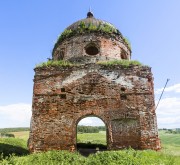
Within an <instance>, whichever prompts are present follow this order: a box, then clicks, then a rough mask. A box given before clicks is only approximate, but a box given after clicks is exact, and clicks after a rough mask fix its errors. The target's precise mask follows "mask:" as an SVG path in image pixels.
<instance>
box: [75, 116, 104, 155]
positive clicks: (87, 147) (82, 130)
mask: <svg viewBox="0 0 180 165" xmlns="http://www.w3.org/2000/svg"><path fill="white" fill-rule="evenodd" d="M76 142H77V150H78V152H80V153H81V154H82V155H84V156H88V155H89V154H91V153H96V152H98V151H105V150H106V149H107V135H106V125H105V123H104V122H103V121H102V120H101V119H100V118H98V117H94V116H90V117H85V118H83V119H81V120H80V121H79V122H78V124H77V140H76Z"/></svg>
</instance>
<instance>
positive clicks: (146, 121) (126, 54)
mask: <svg viewBox="0 0 180 165" xmlns="http://www.w3.org/2000/svg"><path fill="white" fill-rule="evenodd" d="M123 60H124V61H126V62H129V65H123V64H121V63H118V62H119V61H123ZM58 61H59V64H58ZM60 62H62V65H61V64H60ZM63 62H64V63H63ZM48 64H49V65H48ZM34 70H35V76H34V88H33V102H32V118H31V128H30V136H29V143H28V145H29V150H30V152H37V151H46V150H52V149H55V150H71V151H73V150H76V149H77V124H78V122H79V121H80V120H81V119H83V118H85V117H89V116H94V117H98V118H99V119H101V120H102V121H103V122H104V124H105V126H106V134H107V137H106V140H107V149H109V150H117V149H123V148H128V147H132V148H134V149H153V150H158V149H160V142H159V138H158V130H157V122H156V113H155V102H154V87H153V76H152V72H151V68H150V67H148V66H143V65H136V64H133V63H132V64H131V48H130V46H129V44H128V43H127V41H126V39H125V38H124V37H123V36H122V34H121V32H120V31H119V30H118V29H117V28H116V27H115V26H113V25H112V24H110V23H108V22H106V21H103V20H99V19H96V18H95V17H94V15H93V13H92V12H88V14H87V18H85V19H82V20H80V21H77V22H75V23H73V24H72V25H70V26H69V27H67V28H66V29H65V31H64V32H63V33H62V34H61V35H60V37H59V38H58V40H57V43H56V44H55V46H54V48H53V52H52V59H51V60H49V61H48V62H47V63H46V64H44V65H41V66H37V67H36V68H35V69H34Z"/></svg>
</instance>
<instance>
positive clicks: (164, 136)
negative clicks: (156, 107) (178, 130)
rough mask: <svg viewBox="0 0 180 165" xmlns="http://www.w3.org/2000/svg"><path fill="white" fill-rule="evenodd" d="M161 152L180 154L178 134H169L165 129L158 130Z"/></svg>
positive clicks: (179, 136)
mask: <svg viewBox="0 0 180 165" xmlns="http://www.w3.org/2000/svg"><path fill="white" fill-rule="evenodd" d="M159 137H160V139H161V145H162V152H165V153H167V154H172V155H177V156H180V134H169V133H165V131H160V132H159Z"/></svg>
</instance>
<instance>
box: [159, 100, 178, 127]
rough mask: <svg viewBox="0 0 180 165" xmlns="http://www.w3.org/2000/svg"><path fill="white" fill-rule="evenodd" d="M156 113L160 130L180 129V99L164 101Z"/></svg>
mask: <svg viewBox="0 0 180 165" xmlns="http://www.w3.org/2000/svg"><path fill="white" fill-rule="evenodd" d="M156 113H157V121H158V126H159V128H180V98H178V97H169V98H165V99H162V100H161V102H160V104H159V106H158V108H157V110H156Z"/></svg>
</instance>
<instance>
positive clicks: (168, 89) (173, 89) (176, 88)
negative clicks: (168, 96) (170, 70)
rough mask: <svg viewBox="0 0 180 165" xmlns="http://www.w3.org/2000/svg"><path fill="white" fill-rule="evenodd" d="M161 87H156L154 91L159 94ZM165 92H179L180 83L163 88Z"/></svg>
mask: <svg viewBox="0 0 180 165" xmlns="http://www.w3.org/2000/svg"><path fill="white" fill-rule="evenodd" d="M162 90H163V88H160V89H157V90H156V91H155V93H156V94H160V93H161V92H162ZM165 92H175V93H180V84H175V85H172V86H170V87H166V88H165Z"/></svg>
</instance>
